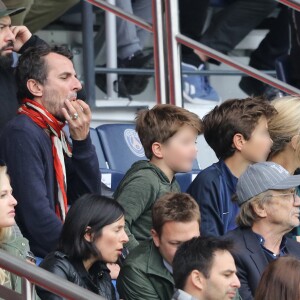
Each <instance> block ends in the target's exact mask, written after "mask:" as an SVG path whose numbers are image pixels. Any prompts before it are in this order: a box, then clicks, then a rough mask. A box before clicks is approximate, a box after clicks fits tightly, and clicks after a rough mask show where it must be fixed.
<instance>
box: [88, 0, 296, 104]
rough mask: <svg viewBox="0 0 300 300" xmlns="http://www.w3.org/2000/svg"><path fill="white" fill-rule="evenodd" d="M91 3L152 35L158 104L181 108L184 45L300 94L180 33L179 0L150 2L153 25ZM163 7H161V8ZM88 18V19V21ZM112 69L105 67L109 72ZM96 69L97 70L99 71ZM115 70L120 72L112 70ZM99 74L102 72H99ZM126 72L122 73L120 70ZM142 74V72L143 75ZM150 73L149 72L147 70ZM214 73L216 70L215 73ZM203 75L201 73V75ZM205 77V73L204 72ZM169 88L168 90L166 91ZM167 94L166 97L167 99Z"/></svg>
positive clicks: (91, 0)
mask: <svg viewBox="0 0 300 300" xmlns="http://www.w3.org/2000/svg"><path fill="white" fill-rule="evenodd" d="M86 1H87V2H89V3H90V4H93V5H95V6H97V7H100V8H102V9H104V10H106V11H108V12H110V13H114V14H116V15H117V16H119V17H121V18H123V19H125V20H127V21H130V22H133V23H134V24H136V25H137V26H140V27H141V28H143V29H145V30H148V31H151V32H153V35H154V61H155V64H154V66H155V84H156V97H157V103H166V102H167V98H168V99H169V103H171V104H176V105H178V106H183V99H182V87H181V63H180V62H181V57H180V45H185V46H187V47H189V48H191V49H194V50H198V51H200V52H202V53H203V54H205V55H206V56H208V57H210V58H213V59H215V60H217V61H219V62H221V63H224V64H226V65H229V66H231V67H233V68H235V69H237V70H238V71H240V72H242V73H244V74H246V75H247V76H251V77H253V78H255V79H257V80H259V81H262V82H264V83H266V84H269V85H271V86H273V87H275V88H277V89H279V90H281V91H283V92H286V93H288V94H293V95H295V94H296V95H299V94H300V90H299V89H297V88H295V87H293V86H291V85H289V84H287V83H284V82H282V81H280V80H278V79H276V78H274V77H272V76H270V75H269V74H267V72H263V71H259V70H257V69H254V68H252V67H250V66H247V65H244V64H241V63H239V62H237V61H235V60H234V59H232V58H230V57H229V56H227V55H224V54H223V53H221V52H218V51H216V50H214V49H212V48H210V47H208V46H206V45H204V44H201V43H199V42H196V41H194V40H192V39H190V38H188V37H187V36H184V35H183V34H181V33H180V30H179V10H178V0H152V16H153V25H151V24H149V23H147V22H145V21H144V20H143V19H141V18H139V17H137V16H134V15H133V14H129V13H126V12H124V11H123V10H121V9H119V8H118V7H115V6H114V5H111V4H109V3H107V2H106V1H104V0H86ZM277 1H278V2H279V3H282V4H284V5H287V6H289V7H291V8H293V9H296V10H299V11H300V4H299V3H298V2H295V1H290V0H277ZM163 4H164V5H163ZM163 6H164V8H165V21H166V32H165V35H166V41H167V52H166V53H167V67H168V75H167V74H166V73H165V62H164V61H165V60H164V53H165V52H164V28H163V9H162V8H163ZM90 19H91V18H90ZM113 69H114V68H108V70H109V72H108V73H112V72H113ZM98 70H99V68H98ZM115 70H116V71H119V72H120V73H122V71H120V70H119V69H117V68H115ZM101 71H102V69H101ZM123 72H124V73H125V70H123ZM143 72H145V71H141V73H143ZM149 72H151V71H149ZM215 72H216V71H215ZM224 72H225V73H226V74H227V73H228V74H229V75H231V74H230V72H231V73H233V74H234V72H236V71H227V70H226V71H223V73H224ZM203 74H204V73H203ZM207 74H208V73H207ZM167 86H168V91H167ZM167 95H168V96H167Z"/></svg>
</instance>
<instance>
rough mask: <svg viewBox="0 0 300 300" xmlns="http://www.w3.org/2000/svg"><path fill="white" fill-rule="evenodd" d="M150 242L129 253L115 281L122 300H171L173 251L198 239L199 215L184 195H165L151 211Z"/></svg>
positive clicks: (145, 242)
mask: <svg viewBox="0 0 300 300" xmlns="http://www.w3.org/2000/svg"><path fill="white" fill-rule="evenodd" d="M152 221H153V226H152V229H151V235H152V239H148V240H146V241H144V242H142V243H141V244H140V245H139V246H137V247H136V248H135V249H134V250H132V251H131V252H130V253H129V255H128V257H127V258H126V260H125V263H124V265H123V267H122V268H121V272H120V275H119V277H118V280H117V288H118V292H119V294H120V298H121V299H124V300H133V299H147V300H154V299H155V300H166V299H171V297H172V295H173V293H174V280H173V277H172V273H173V270H172V261H173V257H174V255H175V252H176V250H177V248H178V247H179V246H180V245H181V244H182V243H183V242H185V241H187V240H189V239H191V238H193V237H197V236H199V235H200V227H199V224H200V213H199V208H198V205H197V203H196V202H195V200H194V199H193V198H192V197H191V196H189V195H188V194H180V193H169V194H166V195H164V196H162V197H161V198H160V199H158V200H157V201H156V202H155V204H154V205H153V209H152Z"/></svg>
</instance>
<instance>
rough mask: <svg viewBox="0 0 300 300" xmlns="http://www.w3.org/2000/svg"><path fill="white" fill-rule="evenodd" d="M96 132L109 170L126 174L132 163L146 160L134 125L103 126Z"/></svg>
mask: <svg viewBox="0 0 300 300" xmlns="http://www.w3.org/2000/svg"><path fill="white" fill-rule="evenodd" d="M96 130H97V133H98V135H99V137H100V141H101V146H102V149H103V152H104V155H105V159H106V161H107V163H108V167H109V168H110V169H113V170H118V171H120V172H123V173H126V171H127V170H128V169H129V168H130V167H131V165H132V164H133V163H134V162H136V161H138V160H145V159H147V158H146V156H145V152H144V149H143V146H142V144H141V141H140V139H139V136H138V134H137V132H136V131H135V125H134V124H105V125H100V126H98V127H97V128H96Z"/></svg>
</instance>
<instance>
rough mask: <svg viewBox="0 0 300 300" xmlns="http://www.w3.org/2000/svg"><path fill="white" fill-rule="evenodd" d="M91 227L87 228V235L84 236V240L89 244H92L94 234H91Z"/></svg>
mask: <svg viewBox="0 0 300 300" xmlns="http://www.w3.org/2000/svg"><path fill="white" fill-rule="evenodd" d="M91 229H92V228H91V226H87V228H86V229H85V234H84V238H85V240H86V241H88V242H90V243H91V242H92V238H93V237H92V233H91Z"/></svg>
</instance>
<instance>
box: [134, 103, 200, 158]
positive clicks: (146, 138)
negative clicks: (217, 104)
mask: <svg viewBox="0 0 300 300" xmlns="http://www.w3.org/2000/svg"><path fill="white" fill-rule="evenodd" d="M185 125H189V126H191V127H193V128H194V129H195V131H196V132H197V133H198V135H199V134H201V133H202V132H203V125H202V121H201V119H200V118H199V117H198V116H197V115H196V114H194V113H192V112H190V111H188V110H186V109H184V108H181V107H178V106H175V105H170V104H159V105H156V106H154V107H153V108H152V109H147V110H142V111H140V112H139V113H138V115H137V117H136V131H137V133H138V135H139V137H140V140H141V143H142V145H143V147H144V151H145V155H146V157H147V158H149V159H151V158H152V155H153V153H152V144H153V143H155V142H158V143H165V142H166V141H167V140H168V139H169V138H171V137H172V136H173V135H174V134H176V133H177V132H178V131H179V129H180V128H182V127H183V126H185Z"/></svg>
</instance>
